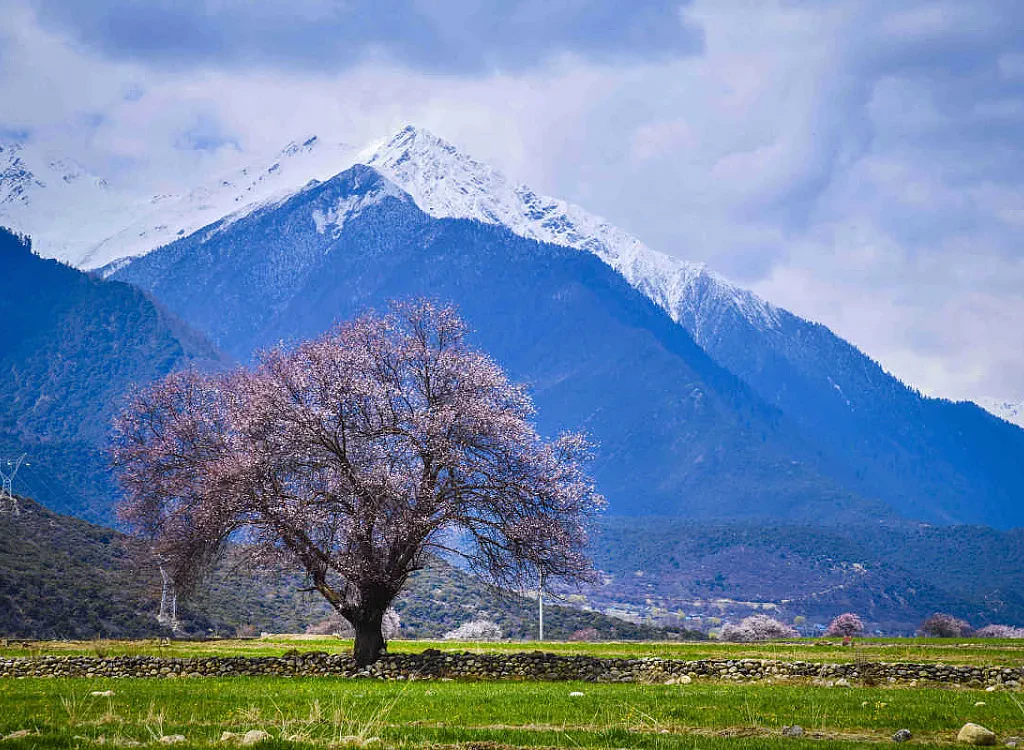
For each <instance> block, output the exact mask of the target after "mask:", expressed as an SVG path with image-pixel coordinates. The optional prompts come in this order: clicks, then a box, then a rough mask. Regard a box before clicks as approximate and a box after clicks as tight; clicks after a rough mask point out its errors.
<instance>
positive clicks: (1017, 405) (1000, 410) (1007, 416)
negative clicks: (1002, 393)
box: [977, 398, 1024, 427]
mask: <svg viewBox="0 0 1024 750" xmlns="http://www.w3.org/2000/svg"><path fill="white" fill-rule="evenodd" d="M977 404H978V406H980V407H981V408H982V409H985V410H986V411H988V412H990V413H992V414H995V415H996V416H997V417H999V418H1000V419H1003V420H1005V421H1007V422H1010V423H1011V424H1015V425H1017V426H1019V427H1024V401H1018V402H1013V401H1007V400H1005V399H998V398H980V399H978V401H977Z"/></svg>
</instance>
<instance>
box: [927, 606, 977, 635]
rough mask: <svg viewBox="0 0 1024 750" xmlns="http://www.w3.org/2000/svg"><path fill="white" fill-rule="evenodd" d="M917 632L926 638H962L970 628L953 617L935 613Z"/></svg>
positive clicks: (964, 622) (963, 621) (962, 621)
mask: <svg viewBox="0 0 1024 750" xmlns="http://www.w3.org/2000/svg"><path fill="white" fill-rule="evenodd" d="M919 632H920V633H921V635H923V636H927V637H928V638H963V637H964V636H965V635H967V634H968V633H970V632H971V626H970V625H969V624H968V623H967V622H966V621H965V620H960V619H957V618H956V617H953V615H947V614H944V613H942V612H936V613H935V614H934V615H932V616H931V617H929V618H928V619H927V620H925V621H924V622H922V623H921V629H920V631H919Z"/></svg>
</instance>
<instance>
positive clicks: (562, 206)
mask: <svg viewBox="0 0 1024 750" xmlns="http://www.w3.org/2000/svg"><path fill="white" fill-rule="evenodd" d="M358 158H359V160H360V161H363V160H364V159H365V161H364V163H365V164H366V165H367V166H370V167H373V168H374V169H377V170H378V171H380V172H381V173H382V174H384V175H385V176H387V177H388V178H390V179H391V180H393V181H394V182H395V183H397V184H398V185H399V186H401V187H402V188H403V189H404V190H405V191H407V192H408V193H409V194H410V195H411V196H412V198H413V200H414V201H415V203H416V205H417V206H419V207H420V208H421V209H422V210H423V211H424V212H425V213H427V214H429V215H431V216H435V217H439V218H461V219H476V220H478V221H482V222H485V223H489V224H501V225H503V226H505V227H507V228H508V229H509V230H511V231H512V232H514V233H515V234H518V235H520V236H522V237H526V238H528V239H534V240H538V241H542V242H550V243H553V244H556V245H563V246H567V247H573V248H576V249H579V250H586V251H588V252H591V253H593V254H594V255H596V256H598V257H599V258H600V259H601V260H603V261H604V262H605V263H607V264H608V265H610V266H611V267H612V268H614V269H615V270H616V271H618V272H619V273H621V274H622V275H623V276H624V277H625V279H626V280H627V281H628V282H629V283H630V284H631V285H633V286H634V287H635V288H636V289H638V290H639V291H640V292H642V293H643V294H645V295H646V296H647V297H649V298H650V299H651V300H653V301H654V302H655V303H656V304H658V305H659V306H660V307H662V308H663V309H664V310H666V311H667V312H668V313H669V315H671V316H672V318H673V319H674V320H675V321H676V322H680V321H681V319H682V317H683V315H684V312H685V311H686V310H687V309H690V308H692V302H693V300H694V297H695V294H696V293H698V292H699V293H700V294H701V295H702V296H703V295H707V296H709V297H711V298H712V299H713V300H716V301H718V302H720V303H721V302H724V303H727V304H730V305H731V306H733V307H734V308H735V309H736V310H737V311H739V313H740V314H741V315H743V316H744V317H745V318H746V319H747V320H748V321H749V322H750V323H751V324H752V325H755V326H757V327H758V328H760V329H766V328H773V327H776V326H777V325H778V323H779V315H778V312H779V311H778V308H775V307H774V306H773V305H771V304H769V303H767V302H765V301H764V300H762V299H760V298H759V297H757V296H756V295H755V294H753V293H752V292H749V291H747V290H745V289H741V288H739V287H737V286H735V285H734V284H732V283H730V282H729V281H727V280H725V279H724V278H723V277H721V276H719V275H718V274H716V273H714V272H712V271H709V270H708V269H707V268H706V267H705V266H704V265H703V264H697V263H690V262H687V261H683V260H680V259H677V258H674V257H671V256H669V255H666V254H665V253H661V252H658V251H656V250H652V249H651V248H649V247H647V246H646V245H644V244H643V243H642V242H641V241H640V240H638V239H637V238H635V237H633V236H632V235H630V234H628V233H626V232H624V231H623V230H621V229H619V228H618V227H615V226H613V225H612V224H610V223H609V222H607V221H606V220H604V219H602V218H600V217H598V216H594V215H593V214H590V213H588V212H586V211H584V210H583V209H582V208H580V207H578V206H575V205H573V204H571V203H568V202H566V201H563V200H560V199H558V198H550V197H547V196H543V195H539V194H537V193H535V192H534V191H533V190H531V189H530V188H529V187H527V186H526V185H522V184H518V185H516V184H512V183H511V182H509V180H508V179H507V178H506V177H505V176H504V175H503V174H502V173H501V172H499V171H497V170H496V169H494V168H493V167H490V166H489V165H486V164H483V163H481V162H478V161H476V160H475V159H473V158H472V157H470V156H468V155H466V154H464V153H462V152H461V151H459V150H458V149H456V148H455V147H454V146H452V145H451V144H449V143H447V142H445V141H444V140H442V139H440V138H438V137H437V136H435V135H433V134H432V133H429V132H427V131H425V130H422V129H420V128H416V127H413V126H411V125H410V126H408V127H406V128H405V129H403V130H402V131H401V132H399V133H398V134H397V135H395V136H394V137H393V138H391V139H390V140H389V141H387V142H385V143H383V144H382V145H379V146H377V147H376V148H374V149H372V150H367V151H364V152H363V153H362V154H360V156H359V157H358ZM698 340H699V338H698Z"/></svg>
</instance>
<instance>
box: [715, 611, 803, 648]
mask: <svg viewBox="0 0 1024 750" xmlns="http://www.w3.org/2000/svg"><path fill="white" fill-rule="evenodd" d="M798 635H799V634H798V633H797V632H796V631H795V630H794V629H793V628H791V627H790V626H789V625H786V624H785V623H783V622H779V621H778V620H776V619H774V618H771V617H769V616H768V615H751V616H750V617H745V618H743V619H742V620H741V621H740V623H739V625H733V624H732V623H727V624H726V625H725V626H724V627H723V628H722V640H723V641H737V642H740V643H750V642H753V641H772V640H776V639H779V638H796V637H797V636H798Z"/></svg>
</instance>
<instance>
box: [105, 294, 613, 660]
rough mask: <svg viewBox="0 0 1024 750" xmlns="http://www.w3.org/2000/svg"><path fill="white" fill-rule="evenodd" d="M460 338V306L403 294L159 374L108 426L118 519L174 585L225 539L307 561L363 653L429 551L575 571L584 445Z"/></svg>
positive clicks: (492, 567) (581, 568) (521, 578)
mask: <svg viewBox="0 0 1024 750" xmlns="http://www.w3.org/2000/svg"><path fill="white" fill-rule="evenodd" d="M466 333H467V331H466V326H465V324H464V323H463V321H462V320H461V319H460V318H459V316H458V315H457V314H456V312H455V310H454V309H453V308H451V307H445V306H439V305H436V304H434V303H430V302H426V301H417V302H411V303H400V304H394V305H392V307H391V310H390V312H389V313H388V314H386V315H384V316H377V315H373V314H368V315H364V316H363V317H360V318H358V319H357V320H355V321H352V322H349V323H345V324H343V325H340V326H339V327H337V328H336V329H334V330H332V331H331V332H329V333H327V334H325V335H323V336H321V337H319V338H317V339H315V340H313V341H309V342H306V343H303V344H301V345H300V346H298V347H297V348H295V349H293V350H284V349H278V350H274V351H271V352H269V353H266V354H263V355H261V357H260V360H259V363H258V364H257V366H255V367H254V368H252V369H239V370H237V371H235V372H232V373H228V374H215V375H201V374H197V373H195V372H181V373H176V374H172V375H170V376H168V377H167V378H165V379H164V380H162V381H161V382H159V383H157V384H156V385H154V386H152V387H150V388H148V389H146V390H143V391H141V392H139V393H137V394H135V395H134V397H133V399H132V401H131V403H130V405H129V406H128V408H127V409H126V410H125V411H124V413H123V414H122V415H121V416H120V418H119V419H118V420H117V422H116V426H115V433H114V439H113V461H114V464H115V466H116V467H117V468H118V470H119V476H120V481H121V485H122V487H123V488H124V490H125V497H126V499H125V501H124V503H123V504H122V506H121V508H120V513H121V517H122V518H123V519H124V520H125V521H126V522H127V523H129V524H130V525H131V526H132V527H133V528H134V529H135V530H136V531H137V532H138V533H140V534H143V535H146V536H148V537H149V538H151V540H152V543H153V546H154V548H155V550H156V552H157V554H159V555H160V557H161V559H162V560H164V561H165V566H166V567H167V568H168V570H169V571H171V574H172V577H173V580H174V582H175V584H176V585H177V586H178V587H179V588H187V587H189V586H191V585H194V584H195V583H196V582H197V581H198V580H199V579H200V578H201V577H202V575H203V574H204V573H205V572H206V571H207V570H208V569H209V565H210V563H211V562H212V561H213V560H214V559H216V557H217V556H218V554H219V553H220V552H221V551H222V550H223V548H224V547H225V544H226V543H227V542H228V540H229V539H238V540H240V541H245V542H247V543H248V544H250V545H251V548H252V549H253V550H255V551H257V552H258V553H261V555H260V556H258V557H255V558H253V559H254V563H255V562H257V561H259V560H260V559H261V557H269V558H270V559H272V560H276V561H281V562H285V563H288V564H290V565H293V566H295V567H297V568H299V569H300V570H302V571H303V572H304V573H305V574H306V575H307V576H308V579H309V581H310V583H311V586H312V588H313V589H315V590H316V591H318V592H319V593H320V594H321V595H323V597H324V598H325V599H326V600H327V601H328V602H329V603H330V604H331V606H332V607H333V608H334V609H335V610H336V611H337V612H338V613H339V614H341V615H342V616H343V617H344V618H345V619H346V620H348V621H349V622H350V623H351V624H352V627H353V628H354V630H355V656H356V659H357V661H358V662H359V663H360V664H368V663H372V662H373V661H375V660H376V659H377V658H379V656H380V654H381V653H382V652H383V651H384V650H385V648H386V641H385V637H384V635H383V633H382V622H383V620H384V616H385V613H386V612H387V610H388V607H389V606H390V604H391V603H392V601H393V600H394V599H395V597H396V596H397V595H398V593H399V592H400V591H401V590H402V588H403V587H404V586H405V583H406V580H407V579H408V577H409V575H410V574H411V573H412V572H413V571H415V570H418V569H420V568H422V567H423V565H424V563H425V561H426V560H427V559H428V556H429V555H430V554H431V553H449V554H457V555H461V556H463V557H465V558H466V559H467V560H468V562H469V563H470V564H471V566H473V567H474V568H475V569H476V570H477V571H479V572H480V573H482V574H484V575H485V576H487V577H488V578H490V580H492V581H494V582H496V583H499V584H503V585H506V586H514V587H517V588H526V587H527V586H528V585H534V586H535V585H536V581H537V577H538V574H540V573H543V575H544V578H545V580H547V581H554V580H557V579H562V580H574V579H580V578H583V577H586V576H587V575H589V573H590V571H591V567H590V563H589V560H588V559H587V557H586V555H585V553H584V550H585V549H586V540H587V534H586V528H585V526H586V521H587V519H588V518H589V517H590V516H591V515H592V514H593V513H595V512H596V511H598V510H599V509H600V508H601V507H602V505H603V500H602V498H601V497H600V495H598V494H597V492H596V491H595V488H594V484H593V482H592V481H591V479H590V478H589V477H588V476H587V475H586V473H585V472H584V469H583V463H584V462H585V461H586V460H587V459H588V457H589V446H588V444H587V441H586V440H585V439H584V438H583V437H582V436H581V435H579V434H565V435H563V436H562V437H560V438H558V439H556V440H554V441H546V440H543V439H541V438H540V437H539V436H538V434H537V432H536V430H535V428H534V426H533V424H532V422H531V419H532V415H533V406H532V403H531V401H530V398H529V397H528V395H527V394H526V392H525V390H524V389H523V388H522V387H520V386H517V385H513V384H512V383H510V382H509V381H508V379H507V377H506V376H505V374H504V373H503V372H502V371H501V369H500V368H499V367H498V365H497V364H495V363H494V362H493V361H492V360H491V359H490V358H489V357H487V356H486V355H484V354H483V353H481V352H479V351H477V350H476V349H474V348H473V347H471V346H470V345H469V343H468V342H467V340H466Z"/></svg>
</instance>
